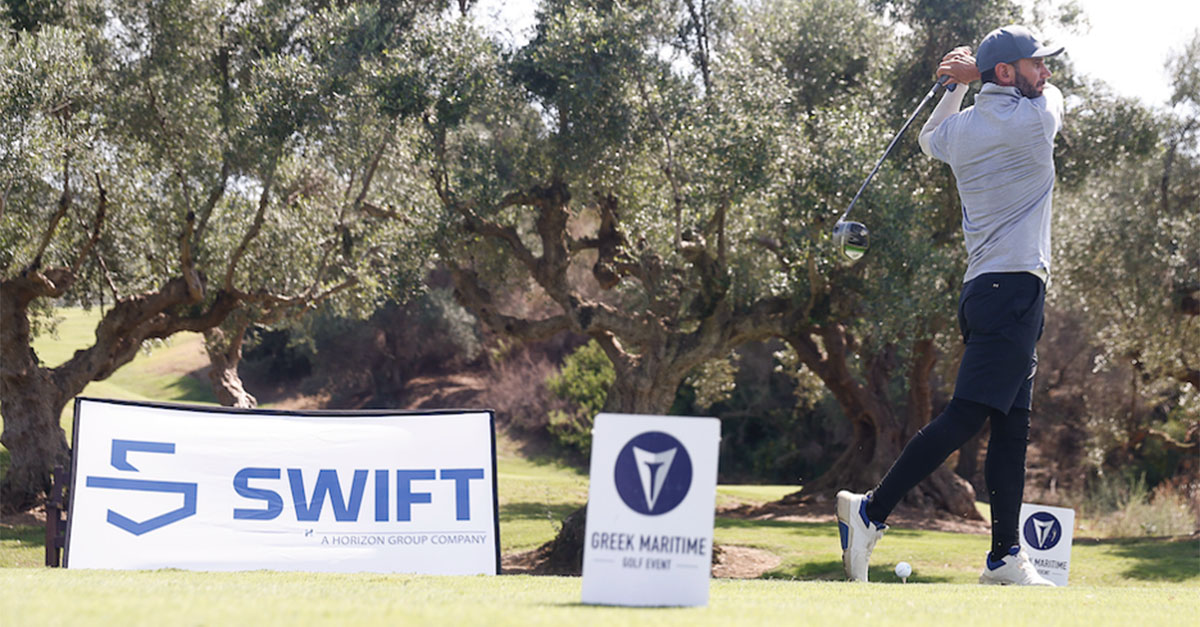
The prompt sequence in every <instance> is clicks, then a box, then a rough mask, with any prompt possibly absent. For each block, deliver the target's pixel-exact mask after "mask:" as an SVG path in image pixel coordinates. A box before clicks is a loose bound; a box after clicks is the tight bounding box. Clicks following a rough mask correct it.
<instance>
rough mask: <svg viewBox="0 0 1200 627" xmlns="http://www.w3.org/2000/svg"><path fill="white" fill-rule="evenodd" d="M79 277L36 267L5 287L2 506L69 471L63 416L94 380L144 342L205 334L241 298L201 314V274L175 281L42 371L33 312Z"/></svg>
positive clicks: (16, 507) (120, 307)
mask: <svg viewBox="0 0 1200 627" xmlns="http://www.w3.org/2000/svg"><path fill="white" fill-rule="evenodd" d="M75 278H76V274H75V273H74V272H73V271H72V270H70V269H67V268H55V269H51V270H46V271H45V272H41V271H38V270H36V269H34V268H31V269H28V270H26V271H25V272H24V273H22V274H20V275H18V276H16V277H14V278H12V279H8V280H5V281H3V282H0V323H2V324H3V327H2V329H3V331H2V335H0V339H2V340H3V341H2V342H0V357H2V363H3V367H2V368H0V410H2V411H3V413H4V432H3V433H2V434H0V442H3V443H4V446H5V447H7V448H8V451H9V455H10V460H11V465H10V467H9V469H8V472H7V473H6V475H5V476H4V479H3V482H2V483H0V507H3V509H4V510H6V511H20V510H22V509H26V508H28V507H30V506H32V505H35V504H36V503H37V502H38V501H39V500H40V499H41V498H42V496H43V495H44V494H45V492H46V489H47V487H48V486H49V481H50V472H51V470H52V469H53V468H54V466H55V465H56V464H62V465H64V466H68V465H69V462H70V453H69V450H68V447H67V442H66V436H65V434H64V432H63V430H62V427H61V426H60V425H59V416H60V415H61V413H62V410H63V408H64V407H65V406H66V404H67V402H69V401H70V400H71V399H72V398H74V397H75V396H76V395H78V394H79V393H80V392H82V391H83V388H84V387H86V386H87V384H88V383H89V382H91V381H101V380H104V379H107V378H108V377H109V376H111V375H112V373H113V372H115V371H116V370H117V368H120V367H121V366H123V365H125V364H127V363H129V362H130V361H131V360H132V359H133V358H134V357H135V356H137V352H138V349H139V348H140V347H141V345H142V342H143V341H144V340H147V339H152V338H165V337H169V336H171V335H173V334H175V333H178V332H180V331H203V330H204V329H206V328H209V327H212V326H215V325H217V324H219V323H220V322H221V321H222V320H224V319H225V317H226V316H227V315H229V313H230V312H231V311H232V310H233V309H234V308H235V307H237V305H238V303H239V300H238V299H237V297H235V296H233V295H231V294H228V293H226V292H224V291H222V292H218V294H217V295H216V297H215V298H214V299H212V301H211V302H210V303H209V304H208V306H206V307H204V308H202V309H201V310H200V311H199V312H192V311H190V310H189V309H188V308H187V306H188V305H195V304H198V303H200V302H202V301H203V300H204V279H203V277H201V276H200V275H199V274H198V273H195V272H192V273H190V275H189V276H187V277H186V278H185V277H177V278H174V279H171V280H169V281H167V282H166V284H164V285H163V287H162V288H161V289H159V290H158V291H157V292H150V293H145V294H139V295H137V296H133V297H130V298H126V299H123V300H121V301H120V302H118V303H117V304H116V305H115V306H113V308H112V309H110V310H108V312H106V313H105V315H104V317H103V318H102V319H101V321H100V323H99V324H98V325H97V327H96V341H95V343H94V344H92V345H91V346H90V347H88V348H86V349H83V350H79V351H76V352H75V355H74V356H72V357H71V359H69V360H67V362H66V363H63V364H62V365H60V366H57V367H55V368H46V367H44V366H42V365H41V364H40V363H39V361H38V358H37V354H36V353H35V352H34V350H33V346H32V340H33V337H32V333H31V328H30V324H29V307H30V304H31V303H32V302H33V301H34V300H35V299H37V298H55V297H58V296H61V295H62V294H63V293H64V292H65V291H66V289H67V288H68V287H69V286H70V284H71V283H72V282H74V281H75Z"/></svg>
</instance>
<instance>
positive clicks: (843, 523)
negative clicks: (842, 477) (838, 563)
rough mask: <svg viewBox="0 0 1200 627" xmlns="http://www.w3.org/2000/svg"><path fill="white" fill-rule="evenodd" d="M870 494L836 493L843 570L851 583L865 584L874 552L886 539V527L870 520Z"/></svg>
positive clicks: (844, 491)
mask: <svg viewBox="0 0 1200 627" xmlns="http://www.w3.org/2000/svg"><path fill="white" fill-rule="evenodd" d="M869 500H870V496H869V495H867V494H855V493H853V492H849V491H847V490H842V491H841V492H838V493H837V518H838V535H840V536H841V540H842V568H844V569H845V570H846V577H847V578H849V579H850V580H851V581H866V580H867V566H868V565H869V564H870V562H871V551H874V550H875V543H876V542H879V539H880V538H882V537H883V531H884V529H887V525H881V524H878V523H875V522H873V521H871V520H869V519H868V518H867V502H868V501H869Z"/></svg>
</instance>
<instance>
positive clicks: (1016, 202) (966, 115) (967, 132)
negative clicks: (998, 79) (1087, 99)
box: [920, 83, 1063, 282]
mask: <svg viewBox="0 0 1200 627" xmlns="http://www.w3.org/2000/svg"><path fill="white" fill-rule="evenodd" d="M956 91H957V92H959V93H957V94H956V93H953V92H949V93H947V94H946V95H945V96H944V97H943V100H942V102H941V103H939V105H938V107H937V109H935V110H934V113H933V115H932V116H931V117H930V119H929V122H927V123H926V125H925V128H923V129H922V130H921V138H920V140H921V141H920V143H921V148H922V150H924V151H925V153H926V154H928V155H929V156H932V157H934V158H936V159H939V160H941V161H945V162H946V163H948V164H950V168H951V169H952V170H953V171H954V176H955V179H957V184H958V195H959V198H960V199H961V201H962V211H963V220H962V227H963V237H964V240H965V243H966V247H967V273H966V275H965V276H964V277H963V281H964V282H966V281H970V280H971V279H973V278H975V277H977V276H979V275H980V274H984V273H988V272H1032V273H1034V274H1037V275H1038V276H1041V277H1042V278H1043V279H1045V278H1046V277H1047V276H1048V275H1049V272H1050V222H1051V217H1052V213H1051V212H1052V209H1051V201H1052V199H1053V196H1054V136H1055V134H1057V133H1058V131H1059V129H1060V128H1062V116H1063V97H1062V93H1061V92H1060V91H1059V90H1058V88H1056V87H1054V86H1053V85H1050V84H1048V83H1047V84H1046V86H1045V89H1044V91H1043V93H1042V95H1041V96H1039V97H1037V98H1026V97H1024V96H1022V95H1021V93H1020V91H1018V90H1017V88H1016V87H1003V86H1000V85H995V84H992V83H985V84H984V85H983V89H982V90H980V92H979V94H978V95H976V96H975V104H974V105H973V106H971V107H968V108H966V109H964V110H962V111H958V112H957V113H953V114H950V113H951V111H952V110H957V108H958V107H959V106H961V104H962V98H963V94H964V93H965V92H966V90H965V89H961V90H956ZM947 108H952V109H951V111H948V110H947Z"/></svg>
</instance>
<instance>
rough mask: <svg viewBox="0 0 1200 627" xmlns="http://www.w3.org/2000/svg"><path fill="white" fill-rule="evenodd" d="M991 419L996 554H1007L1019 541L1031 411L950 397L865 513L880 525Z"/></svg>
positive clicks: (989, 470)
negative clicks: (944, 407)
mask: <svg viewBox="0 0 1200 627" xmlns="http://www.w3.org/2000/svg"><path fill="white" fill-rule="evenodd" d="M989 418H990V419H991V421H992V434H991V437H990V438H989V440H988V450H987V461H985V462H984V478H985V479H986V480H987V487H988V493H989V495H990V497H991V498H990V500H991V506H992V555H993V556H1002V555H1004V554H1005V553H1007V552H1008V549H1009V547H1012V546H1014V545H1016V544H1017V543H1018V539H1019V536H1018V535H1017V534H1018V529H1017V524H1018V522H1019V520H1020V515H1021V499H1022V498H1023V495H1024V492H1025V447H1026V445H1027V444H1028V443H1029V410H1028V409H1013V410H1011V411H1010V412H1009V413H1008V414H1007V415H1006V414H1003V413H1001V412H1000V410H997V409H992V408H991V407H988V406H987V405H983V404H980V403H976V402H974V401H967V400H963V399H959V398H955V399H953V400H951V401H950V404H949V405H948V406H947V407H946V411H944V412H942V413H941V415H940V416H938V417H937V418H934V419H933V421H931V422H930V423H929V424H927V425H925V426H924V427H923V428H922V429H921V430H920V431H918V432H917V434H916V435H914V436H913V437H912V439H911V440H909V441H908V444H906V445H905V446H904V450H903V451H902V452H901V453H900V457H898V458H897V459H896V462H895V463H894V464H892V467H891V469H890V470H888V472H887V474H886V475H884V477H883V480H881V481H880V482H879V485H878V486H877V487H876V488H875V491H874V495H873V496H872V497H871V502H870V503H868V504H867V516H868V517H869V518H870V519H871V520H874V521H876V522H880V523H882V522H884V521H885V520H887V516H888V514H890V513H891V512H892V510H893V509H895V507H896V504H897V503H899V502H900V499H902V498H904V495H905V494H907V493H908V491H909V490H911V489H913V487H914V486H916V485H917V484H918V483H920V482H921V480H923V479H924V478H925V477H928V476H929V475H930V473H932V472H933V471H934V470H937V467H938V466H940V465H941V464H942V462H944V461H946V458H947V457H949V456H950V454H951V453H953V452H954V451H957V450H958V449H959V448H961V447H962V445H963V444H966V442H967V440H969V439H971V437H972V436H974V435H975V434H976V433H979V430H980V429H982V428H983V423H984V422H985V421H987V420H988V419H989Z"/></svg>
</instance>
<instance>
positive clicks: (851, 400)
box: [784, 324, 982, 520]
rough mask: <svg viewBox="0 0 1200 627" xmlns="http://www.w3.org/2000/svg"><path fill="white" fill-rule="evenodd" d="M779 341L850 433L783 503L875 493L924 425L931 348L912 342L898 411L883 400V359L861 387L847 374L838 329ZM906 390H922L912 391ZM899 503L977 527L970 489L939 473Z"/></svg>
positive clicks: (875, 360)
mask: <svg viewBox="0 0 1200 627" xmlns="http://www.w3.org/2000/svg"><path fill="white" fill-rule="evenodd" d="M784 339H785V341H787V342H788V344H789V345H791V346H792V347H793V349H794V350H795V351H796V353H797V354H798V355H799V356H800V360H801V361H802V362H804V364H805V365H806V366H807V367H808V368H810V369H811V370H812V371H813V372H814V373H815V374H816V375H817V376H818V377H820V378H821V380H822V381H823V382H824V383H825V386H826V387H827V388H828V389H829V390H830V392H831V393H832V394H833V396H834V398H835V399H836V400H837V402H838V404H839V405H840V406H841V408H842V411H843V412H844V413H845V414H846V418H847V419H848V420H849V421H850V424H851V427H852V433H851V438H850V444H849V446H847V447H846V449H845V450H844V451H843V452H842V454H841V455H839V456H838V458H837V459H836V461H834V463H833V465H832V466H831V467H830V468H829V470H828V471H826V472H825V473H824V474H822V475H821V476H819V477H817V478H816V479H814V480H813V481H812V482H810V483H808V484H806V485H805V486H804V490H803V491H802V492H798V493H796V494H793V495H791V496H789V497H788V498H787V499H785V500H791V501H798V500H800V499H818V500H823V499H827V498H829V497H831V496H832V494H833V493H834V492H836V491H837V490H840V489H848V490H853V491H855V492H865V491H867V490H870V489H872V488H874V487H875V485H876V483H878V481H879V479H880V478H882V477H883V475H884V474H885V473H886V472H887V471H888V469H889V468H890V467H891V464H892V463H893V462H894V461H895V460H896V458H897V457H899V455H900V451H901V450H903V448H904V445H905V444H906V443H907V442H908V440H909V438H911V437H912V436H913V434H915V433H916V432H917V430H918V429H920V428H921V427H922V426H924V425H925V424H926V423H928V422H929V420H930V412H931V401H930V400H929V399H931V398H932V395H931V394H930V391H929V387H928V386H929V380H930V374H931V372H932V369H933V366H934V364H935V362H936V359H934V358H933V344H932V343H931V342H929V343H926V342H918V343H917V345H916V346H915V347H914V349H915V350H914V351H913V352H914V357H913V359H912V360H911V362H910V363H909V364H907V368H908V381H909V385H910V391H909V394H908V403H909V406H908V407H907V408H905V409H904V410H901V411H897V410H896V409H895V408H894V407H893V406H892V405H891V403H890V402H889V401H888V398H887V395H886V385H885V383H886V379H887V371H888V370H889V368H890V367H891V366H889V364H888V362H889V361H891V360H892V356H891V355H889V354H887V353H888V351H886V350H885V351H883V354H880V355H874V356H872V357H871V358H869V359H868V363H867V367H866V371H867V375H866V381H860V380H859V379H857V378H856V377H855V376H854V374H853V372H852V371H851V369H850V365H849V363H850V362H849V359H850V344H851V341H852V340H851V338H850V337H849V335H848V334H847V332H846V329H845V328H844V327H843V326H842V325H838V324H830V325H823V326H819V327H809V328H800V329H796V330H793V331H791V332H789V333H788V334H787V335H785V336H784ZM818 342H819V343H818ZM912 386H922V387H924V389H923V390H914V389H911V387H912ZM905 502H907V503H909V504H911V505H916V506H919V507H923V508H927V509H928V508H940V509H945V510H946V511H949V512H951V513H953V514H955V515H958V516H962V517H964V518H969V519H973V520H980V519H982V517H981V516H980V514H979V512H978V510H976V509H975V490H974V488H972V487H971V484H970V483H968V482H967V481H965V480H963V479H962V478H961V477H959V476H957V475H956V474H955V473H954V472H953V471H952V470H951V469H950V468H949V467H947V466H945V465H943V466H939V467H938V469H937V470H936V471H934V472H933V474H931V475H930V476H929V477H928V478H927V479H926V480H925V481H923V482H921V483H920V484H918V485H917V486H916V487H915V488H914V489H913V490H912V491H911V492H909V494H908V495H907V496H906V497H905Z"/></svg>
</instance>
